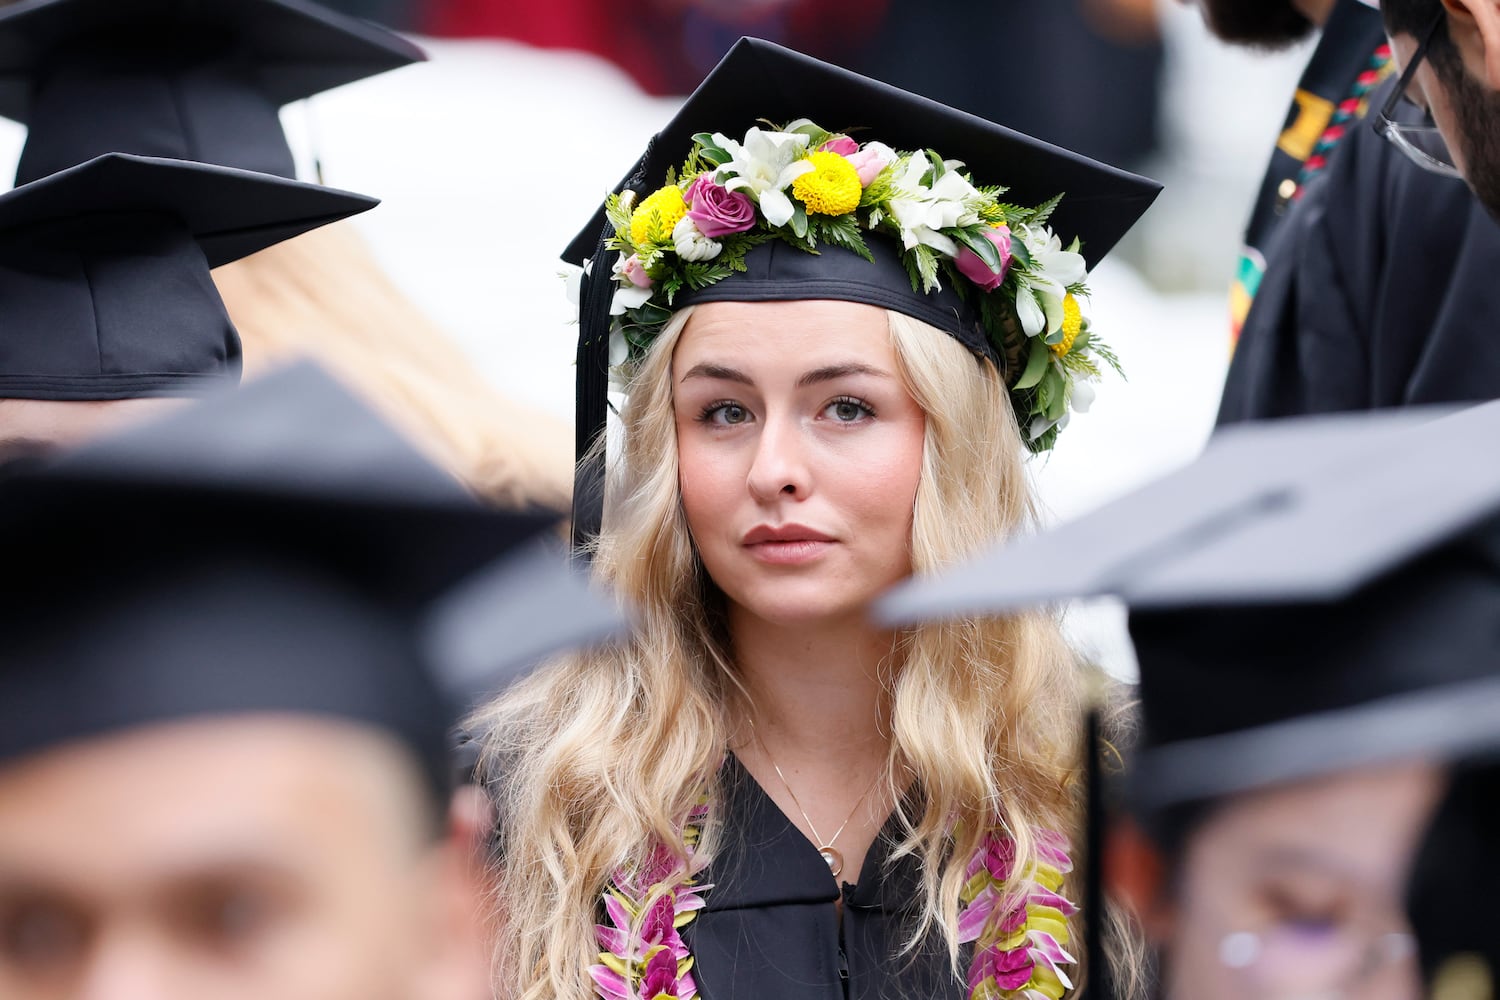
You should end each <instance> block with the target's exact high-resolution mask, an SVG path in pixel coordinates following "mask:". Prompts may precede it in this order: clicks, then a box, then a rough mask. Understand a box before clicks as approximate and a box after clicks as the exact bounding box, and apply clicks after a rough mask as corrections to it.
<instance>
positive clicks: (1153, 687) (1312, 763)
mask: <svg viewBox="0 0 1500 1000" xmlns="http://www.w3.org/2000/svg"><path fill="white" fill-rule="evenodd" d="M1442 412H1443V413H1444V414H1445V415H1443V416H1439V415H1438V414H1436V413H1434V412H1432V411H1421V410H1405V411H1400V412H1396V413H1391V414H1361V415H1357V416H1346V417H1337V418H1316V419H1304V420H1296V421H1277V422H1274V423H1271V424H1265V425H1249V426H1246V427H1244V428H1235V429H1233V430H1230V431H1226V432H1224V433H1223V434H1222V436H1220V437H1219V438H1216V439H1215V441H1214V442H1213V443H1212V444H1211V445H1210V446H1209V448H1208V450H1207V451H1206V452H1205V454H1204V455H1203V456H1202V457H1201V458H1200V459H1199V460H1198V461H1196V462H1194V463H1193V464H1191V465H1189V466H1188V467H1187V468H1185V469H1183V470H1181V471H1179V472H1177V473H1174V474H1172V475H1169V476H1167V477H1165V478H1163V479H1161V480H1159V481H1157V482H1156V483H1154V484H1152V485H1150V486H1147V487H1146V488H1144V489H1142V490H1140V491H1138V492H1136V493H1134V494H1132V495H1130V496H1128V497H1126V498H1124V499H1123V500H1120V501H1118V502H1116V503H1112V504H1109V505H1107V506H1106V507H1104V508H1102V509H1101V510H1099V511H1096V512H1094V513H1092V514H1089V515H1086V516H1085V517H1082V518H1080V519H1078V520H1077V521H1075V522H1073V523H1070V524H1067V525H1064V526H1062V527H1060V528H1057V529H1055V530H1052V531H1048V532H1044V533H1042V534H1039V535H1035V536H1030V537H1026V538H1023V539H1019V540H1017V541H1015V542H1013V543H1011V544H1008V545H1004V546H1002V547H1000V548H999V549H997V550H995V551H993V552H991V553H989V554H988V555H985V556H983V557H981V558H979V559H977V560H975V561H974V562H972V563H970V564H968V565H965V566H963V567H959V568H958V569H956V570H953V571H950V572H947V573H944V574H942V575H940V576H939V577H937V578H935V579H931V580H920V581H912V582H910V583H907V584H904V585H902V586H901V587H900V588H898V589H897V590H896V591H895V592H894V593H892V594H891V595H888V596H887V597H886V598H884V599H883V600H882V602H881V605H880V612H879V613H880V614H881V616H882V618H883V619H884V620H886V621H888V622H891V623H904V622H912V621H918V620H922V619H926V618H938V617H952V616H954V615H965V614H994V613H1004V612H1008V611H1015V610H1018V609H1021V608H1024V607H1027V606H1032V605H1037V604H1048V603H1052V602H1056V601H1059V600H1063V599H1067V598H1074V597H1088V596H1095V595H1104V594H1113V595H1116V596H1118V597H1120V598H1121V599H1123V600H1124V601H1125V602H1126V603H1127V604H1128V605H1130V608H1131V620H1130V628H1131V637H1132V639H1133V641H1134V643H1135V646H1136V653H1137V659H1138V661H1139V663H1140V675H1141V681H1140V691H1141V700H1142V706H1143V711H1144V721H1145V727H1144V739H1143V742H1142V748H1141V751H1140V753H1139V755H1138V758H1137V760H1136V761H1135V765H1136V766H1135V774H1134V776H1133V781H1132V787H1133V798H1134V799H1135V801H1136V803H1137V804H1138V805H1139V806H1141V807H1142V808H1146V809H1153V808H1156V807H1160V806H1165V805H1170V804H1173V803H1176V802H1184V801H1190V800H1194V799H1201V798H1207V797H1213V796H1217V795H1223V794H1229V793H1233V792H1236V791H1241V790H1245V789H1248V788H1252V787H1257V786H1261V785H1265V784H1270V783H1275V782H1280V781H1288V780H1294V779H1297V778H1301V777H1308V776H1311V775H1314V774H1318V773H1326V772H1329V771H1334V770H1339V769H1343V768H1347V767H1352V766H1357V765H1360V764H1373V763H1377V762H1381V761H1389V760H1393V759H1398V758H1402V757H1410V756H1429V755H1430V756H1447V755H1453V754H1458V753H1462V752H1465V751H1467V750H1471V749H1474V748H1476V747H1479V746H1483V745H1486V744H1488V743H1491V742H1496V741H1500V527H1497V523H1496V521H1495V518H1496V516H1497V515H1500V463H1496V462H1493V461H1489V460H1488V456H1490V455H1491V454H1492V453H1493V449H1494V445H1495V442H1496V441H1497V440H1500V404H1486V405H1484V406H1479V407H1475V408H1472V409H1469V410H1465V411H1462V412H1459V413H1452V412H1451V411H1442Z"/></svg>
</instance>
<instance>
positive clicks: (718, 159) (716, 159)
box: [691, 132, 734, 167]
mask: <svg viewBox="0 0 1500 1000" xmlns="http://www.w3.org/2000/svg"><path fill="white" fill-rule="evenodd" d="M693 144H694V146H695V148H694V150H693V153H692V157H691V159H701V160H703V161H704V162H706V163H709V164H712V165H713V166H715V167H722V166H723V165H724V164H726V163H728V162H729V161H730V160H732V159H734V157H732V156H730V155H729V153H728V152H726V151H725V150H724V149H722V148H720V147H719V145H718V143H716V142H714V137H713V135H712V133H709V132H699V133H698V134H697V135H695V136H693Z"/></svg>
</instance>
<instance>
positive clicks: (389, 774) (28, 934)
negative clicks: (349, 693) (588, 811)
mask: <svg viewBox="0 0 1500 1000" xmlns="http://www.w3.org/2000/svg"><path fill="white" fill-rule="evenodd" d="M434 820H435V815H434V803H433V795H432V792H431V790H430V789H429V788H428V787H427V784H426V781H425V779H424V777H423V776H422V773H421V770H420V769H419V768H418V766H417V763H416V761H415V760H414V759H413V758H412V756H411V755H410V754H409V753H408V752H407V751H406V749H405V748H404V747H403V746H401V745H400V744H399V743H398V742H397V741H396V740H394V739H392V738H391V737H389V736H388V735H386V734H384V733H382V732H380V731H379V730H378V729H375V728H374V727H370V726H360V725H356V724H351V723H348V722H344V721H339V720H336V719H332V718H317V717H313V716H305V715H304V716H297V715H294V714H281V715H277V714H247V715H243V716H219V717H205V718H199V719H194V720H178V721H169V722H163V723H159V724H154V725H143V726H139V727H136V728H133V729H130V730H126V731H121V732H117V733H113V734H110V735H105V736H100V737H97V738H93V739H82V740H78V741H73V742H69V743H66V744H62V745H59V746H57V747H53V748H51V749H48V750H44V751H41V752H38V753H34V754H30V755H28V756H26V757H23V758H21V759H18V760H12V761H6V762H4V763H0V995H3V996H5V997H6V998H8V1000H54V998H57V1000H60V998H64V997H90V998H100V1000H104V998H120V1000H125V998H145V997H151V998H156V1000H173V998H182V1000H189V998H191V1000H211V998H225V1000H229V998H252V997H253V998H273V997H274V998H276V1000H304V998H305V1000H340V998H347V1000H379V998H390V1000H398V998H399V1000H415V998H432V1000H438V998H452V1000H470V998H473V997H476V996H478V995H480V994H479V987H481V986H482V984H483V982H484V979H483V976H484V970H483V964H482V962H481V961H480V960H479V955H480V952H479V949H478V938H477V934H476V930H475V921H474V920H473V907H474V905H475V898H474V896H473V893H472V890H471V888H470V886H469V884H468V875H467V870H466V866H465V863H464V862H465V852H464V850H463V848H462V845H459V844H458V843H457V842H455V841H453V840H452V839H450V838H447V837H445V836H443V835H442V830H443V828H442V827H441V825H439V824H438V823H435V822H434Z"/></svg>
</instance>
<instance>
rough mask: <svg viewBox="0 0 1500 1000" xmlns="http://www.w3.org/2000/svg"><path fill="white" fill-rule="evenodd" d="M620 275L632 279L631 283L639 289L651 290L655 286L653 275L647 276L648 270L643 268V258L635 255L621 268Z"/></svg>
mask: <svg viewBox="0 0 1500 1000" xmlns="http://www.w3.org/2000/svg"><path fill="white" fill-rule="evenodd" d="M620 273H621V274H623V275H625V277H626V278H628V279H630V283H631V284H632V285H634V286H635V287H637V288H650V287H651V285H652V284H653V282H652V280H651V275H649V274H647V273H646V269H645V268H644V267H642V266H641V258H640V257H638V256H636V255H635V254H631V255H630V257H629V259H627V260H626V261H625V263H624V265H623V266H622V267H621V268H620Z"/></svg>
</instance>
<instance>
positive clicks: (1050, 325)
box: [1016, 226, 1088, 337]
mask: <svg viewBox="0 0 1500 1000" xmlns="http://www.w3.org/2000/svg"><path fill="white" fill-rule="evenodd" d="M1019 228H1020V235H1021V240H1022V241H1023V242H1024V243H1025V244H1026V252H1027V253H1028V254H1030V255H1031V266H1030V267H1028V268H1026V269H1025V271H1024V272H1023V273H1022V275H1021V290H1020V291H1019V292H1018V293H1017V294H1016V315H1017V316H1018V317H1019V318H1020V320H1021V329H1022V330H1024V331H1025V332H1026V335H1027V336H1028V337H1035V336H1036V335H1037V334H1039V333H1041V332H1042V331H1043V330H1044V329H1045V331H1046V332H1047V333H1048V334H1052V333H1056V332H1057V331H1058V329H1060V328H1061V327H1062V323H1063V296H1065V295H1067V294H1068V286H1069V285H1076V284H1078V283H1079V282H1081V281H1083V280H1084V279H1085V278H1087V277H1088V262H1087V261H1085V260H1084V259H1083V254H1081V253H1075V252H1074V251H1072V250H1064V249H1063V245H1062V240H1060V239H1058V237H1057V234H1056V233H1054V232H1052V230H1050V229H1048V228H1046V227H1045V226H1044V227H1042V228H1041V229H1032V228H1031V227H1030V226H1021V227H1019Z"/></svg>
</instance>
